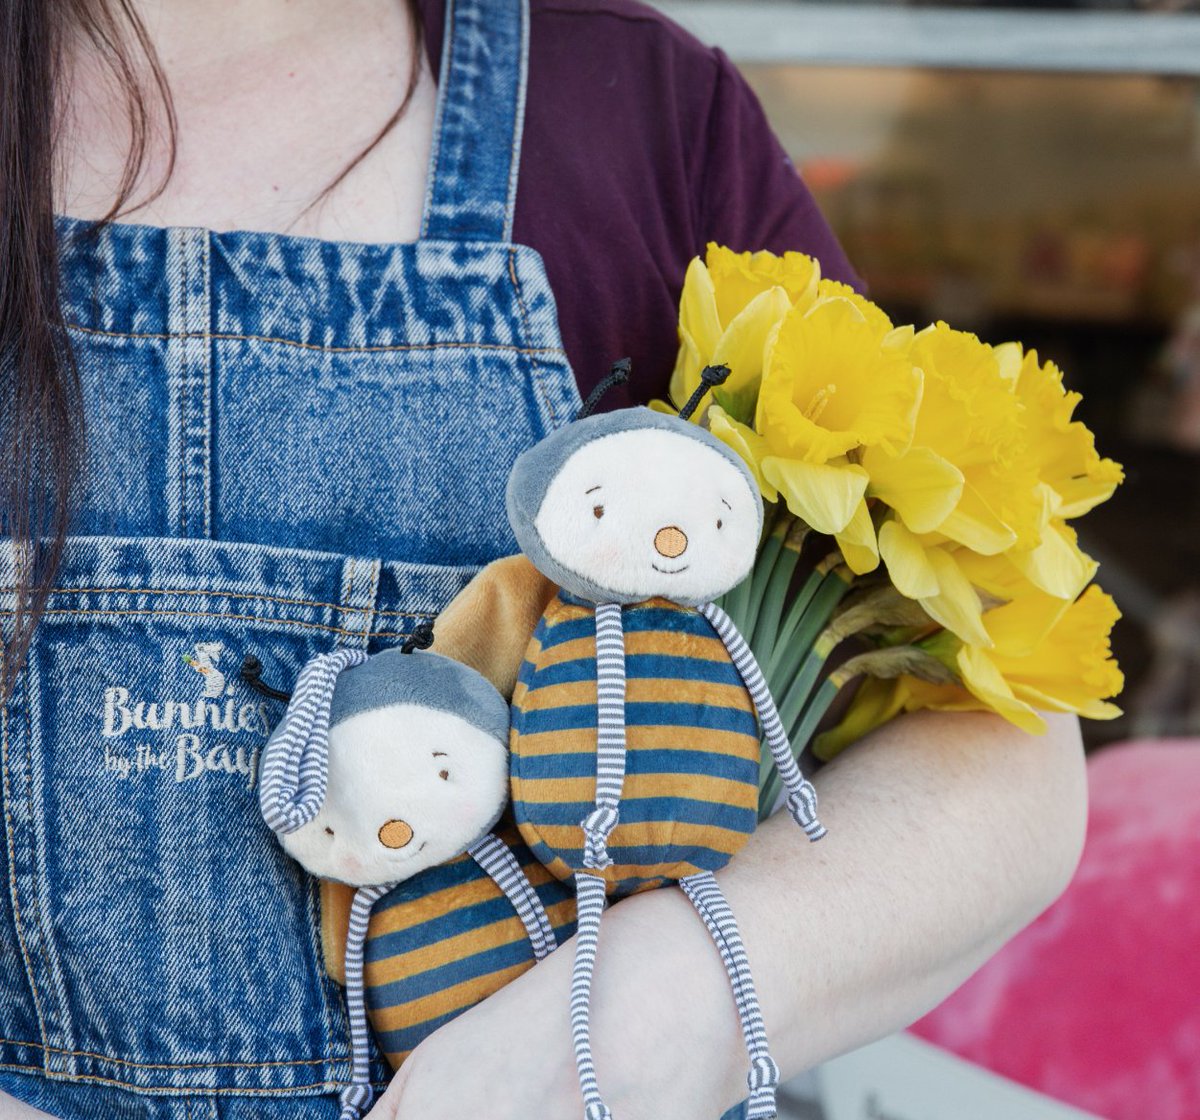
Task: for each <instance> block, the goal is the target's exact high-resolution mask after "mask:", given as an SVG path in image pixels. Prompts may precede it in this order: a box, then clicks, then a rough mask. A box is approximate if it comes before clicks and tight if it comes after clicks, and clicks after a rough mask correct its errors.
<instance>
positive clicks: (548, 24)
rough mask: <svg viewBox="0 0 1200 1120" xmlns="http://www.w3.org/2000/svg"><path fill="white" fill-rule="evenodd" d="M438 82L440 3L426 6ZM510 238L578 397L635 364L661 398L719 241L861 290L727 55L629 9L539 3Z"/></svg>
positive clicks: (632, 394)
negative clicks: (535, 275)
mask: <svg viewBox="0 0 1200 1120" xmlns="http://www.w3.org/2000/svg"><path fill="white" fill-rule="evenodd" d="M420 6H421V9H422V13H423V16H424V22H425V37H426V44H427V48H428V51H429V56H430V61H431V63H432V65H433V69H434V73H435V74H436V73H437V70H438V65H439V61H440V57H441V49H442V24H443V17H444V8H445V5H444V0H421V4H420ZM530 7H531V23H530V36H529V41H530V43H529V45H530V58H529V85H528V95H527V102H526V109H525V131H524V137H523V141H522V148H521V166H520V178H519V180H518V185H517V211H516V216H515V219H514V225H513V239H514V240H515V241H516V242H517V243H518V244H523V245H529V246H531V247H532V248H534V249H536V250H537V251H538V252H539V253H540V254H541V255H542V258H543V260H544V261H545V263H546V272H547V274H548V275H549V278H550V285H551V287H552V288H553V290H554V294H555V298H556V300H557V303H558V314H559V324H560V326H561V329H562V337H563V343H564V345H565V346H566V350H567V356H568V358H569V359H570V361H571V365H572V366H573V367H574V370H575V376H576V378H577V379H578V382H579V387H580V391H581V392H582V393H583V394H584V395H585V396H586V395H587V393H588V391H589V389H590V388H591V387H592V386H593V385H595V383H596V382H597V381H599V380H600V378H601V377H603V376H604V375H605V374H606V373H607V372H608V367H609V365H610V363H611V362H612V361H613V360H614V359H616V358H620V357H624V356H626V355H628V356H630V357H631V358H632V359H633V379H632V384H631V387H630V390H629V392H628V393H627V394H624V395H622V394H621V393H618V392H614V393H613V394H611V396H610V397H607V398H606V399H605V407H609V408H611V407H618V406H620V405H622V404H628V403H632V402H634V401H637V402H644V401H646V400H648V399H649V398H651V397H655V396H658V397H662V396H665V395H666V388H667V381H668V379H669V378H670V375H671V369H672V367H673V365H674V361H675V350H676V345H677V336H676V333H675V324H676V322H677V320H678V305H679V293H680V290H681V289H682V286H683V276H684V272H685V270H686V269H687V266H688V262H689V261H690V260H691V259H692V258H693V257H694V256H696V255H698V254H703V252H704V247H705V244H706V243H707V242H709V241H716V242H718V243H719V244H722V245H727V246H729V247H730V248H732V249H735V250H745V249H770V250H772V251H774V252H783V251H784V250H787V249H798V250H800V251H802V252H805V253H809V254H811V255H812V256H815V257H817V258H818V259H819V260H820V262H821V271H822V274H823V275H825V276H828V277H831V278H833V279H835V280H842V281H845V282H847V283H850V284H853V285H855V286H856V287H860V286H861V285H860V282H859V280H858V278H857V277H856V275H855V273H854V270H853V269H852V268H851V266H850V264H849V262H848V261H847V260H846V257H845V254H844V253H843V252H842V249H841V247H840V246H839V245H838V243H837V240H836V239H835V238H834V236H833V233H832V232H831V231H830V229H829V226H828V225H827V224H826V222H825V219H824V218H823V217H822V216H821V214H820V212H819V211H818V210H817V207H816V204H815V203H814V202H813V199H812V196H811V195H810V194H809V192H808V189H807V188H806V187H805V185H804V183H803V182H802V181H801V179H800V177H799V175H797V173H796V170H795V168H794V167H793V165H792V163H791V161H790V160H789V159H788V157H787V155H786V153H785V152H784V150H783V148H782V146H781V145H780V143H779V141H778V140H777V139H776V137H775V135H774V134H773V133H772V132H771V129H770V127H769V126H768V124H767V121H766V118H765V117H764V115H763V111H762V108H761V106H760V105H759V103H758V99H757V98H756V97H755V95H754V93H753V92H752V91H751V89H750V87H749V86H748V85H747V84H746V82H745V80H744V79H743V78H742V77H741V75H740V74H739V73H738V72H737V70H736V68H735V67H734V66H733V64H732V63H731V62H730V61H729V59H728V58H727V57H726V56H725V55H724V54H723V53H722V52H721V51H720V50H716V49H711V48H709V47H705V46H704V45H703V44H702V43H700V42H699V41H698V40H696V39H695V38H693V37H692V36H691V35H689V34H688V33H687V32H685V31H683V30H682V29H681V28H680V27H678V26H677V25H676V24H674V23H672V22H670V21H669V20H668V19H666V18H665V17H664V16H662V15H660V14H658V13H657V12H655V11H653V10H652V9H650V8H647V7H645V6H643V5H641V4H638V3H634V2H633V0H531V3H530Z"/></svg>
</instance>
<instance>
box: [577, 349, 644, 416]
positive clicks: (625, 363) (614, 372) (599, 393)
mask: <svg viewBox="0 0 1200 1120" xmlns="http://www.w3.org/2000/svg"><path fill="white" fill-rule="evenodd" d="M632 365H633V363H632V362H631V361H630V359H628V358H621V359H620V361H616V362H613V364H612V368H611V369H610V370H609V371H608V376H607V377H606V378H605V379H604V380H603V381H601V382H600V384H599V385H597V386H596V387H595V388H594V389H593V390H592V391H591V392H590V393H589V394H588V399H587V400H586V401H584V402H583V407H582V408H581V409H580V410H579V411H578V412H577V413H576V414H575V419H576V420H582V419H583V418H584V417H585V416H591V414H592V413H593V412H595V411H596V405H598V404H599V403H600V398H601V397H603V396H604V394H605V393H607V392H608V391H609V389H612V388H614V387H616V386H617V385H624V384H625V382H626V381H628V380H629V370H630V367H631V366H632Z"/></svg>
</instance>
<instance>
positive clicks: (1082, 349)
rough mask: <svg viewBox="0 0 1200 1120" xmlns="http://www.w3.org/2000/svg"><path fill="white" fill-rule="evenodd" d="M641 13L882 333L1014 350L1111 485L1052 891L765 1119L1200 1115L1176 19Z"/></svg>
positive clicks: (1183, 126)
mask: <svg viewBox="0 0 1200 1120" xmlns="http://www.w3.org/2000/svg"><path fill="white" fill-rule="evenodd" d="M657 6H658V7H660V8H662V9H663V10H664V11H666V12H667V14H669V15H670V16H671V17H672V18H674V19H676V20H677V21H679V22H680V23H682V24H684V25H685V26H686V27H688V28H689V29H690V30H691V31H693V32H694V33H695V34H696V35H698V36H699V37H700V38H701V39H703V40H705V41H706V42H708V43H712V44H716V45H718V46H720V47H721V48H723V49H724V50H725V52H726V53H727V54H729V55H730V57H731V58H732V59H733V60H734V62H736V63H737V64H738V65H739V67H740V68H741V69H742V71H743V73H744V74H745V75H746V76H747V78H748V79H749V80H750V82H751V84H752V85H753V86H754V88H755V89H756V91H757V92H758V94H759V96H760V98H761V99H762V102H763V105H764V107H765V109H766V111H767V114H768V116H769V117H770V119H771V122H772V125H773V127H774V128H775V131H776V132H777V133H778V135H779V136H780V138H781V139H782V140H783V142H784V145H785V147H786V149H787V151H788V153H789V154H790V156H791V158H792V159H793V160H794V162H795V164H796V167H797V169H798V170H799V172H800V173H801V175H803V177H804V178H805V180H806V181H807V183H808V185H809V187H810V188H811V190H812V191H813V193H814V194H815V195H816V197H817V200H818V201H819V203H820V205H821V207H822V210H823V211H824V213H825V215H826V216H827V217H828V219H829V221H830V222H831V223H832V225H833V227H834V229H835V230H836V232H837V234H838V236H839V237H840V239H841V241H842V243H843V244H844V246H845V247H846V250H847V252H848V253H849V256H850V259H851V261H852V262H853V263H854V264H855V266H856V267H857V269H858V271H859V273H860V274H861V275H862V277H863V278H864V279H865V281H866V282H867V284H868V286H869V290H870V294H871V296H872V297H873V298H874V299H875V300H877V301H878V302H879V303H881V304H882V305H883V307H884V308H885V309H886V310H887V311H888V312H889V313H890V314H891V315H892V317H893V319H894V320H897V321H902V322H913V323H916V324H917V325H918V326H920V325H923V324H924V323H927V322H931V321H934V320H937V319H939V318H944V319H946V320H947V321H948V322H950V323H951V324H952V325H953V326H956V327H960V328H963V329H968V330H972V331H975V332H976V333H977V334H978V335H979V336H980V337H981V338H983V339H984V340H985V341H987V342H992V343H999V342H1004V341H1007V340H1010V339H1018V340H1020V341H1022V342H1024V343H1025V344H1026V346H1029V347H1034V348H1036V349H1037V350H1038V352H1039V353H1040V354H1041V356H1042V357H1043V358H1048V359H1051V360H1053V361H1054V362H1056V363H1057V364H1058V365H1059V366H1061V367H1062V369H1063V370H1064V371H1065V374H1066V382H1067V386H1068V387H1069V388H1073V389H1076V390H1078V391H1080V392H1082V393H1083V394H1084V401H1083V404H1082V406H1081V407H1080V409H1079V412H1078V414H1077V415H1078V416H1079V417H1080V418H1081V419H1083V420H1084V421H1086V423H1087V424H1088V425H1089V426H1090V427H1091V428H1092V429H1093V430H1094V431H1095V433H1096V437H1097V443H1098V445H1099V448H1100V450H1101V453H1102V454H1105V455H1108V456H1111V457H1113V458H1115V459H1117V460H1119V461H1120V462H1122V463H1123V464H1124V465H1125V468H1126V472H1127V481H1126V482H1125V484H1124V485H1123V486H1122V487H1121V488H1120V489H1119V490H1118V491H1117V494H1116V496H1115V497H1114V498H1113V499H1112V500H1111V501H1110V502H1108V503H1107V504H1106V505H1103V506H1101V507H1100V508H1099V509H1097V510H1096V511H1094V512H1093V513H1092V514H1090V515H1089V516H1088V518H1087V519H1086V522H1085V523H1084V527H1083V531H1082V533H1081V540H1080V543H1081V544H1082V545H1083V547H1084V549H1085V550H1086V551H1087V552H1089V553H1091V554H1092V555H1093V556H1094V557H1096V559H1098V560H1100V561H1101V572H1100V577H1101V580H1102V582H1103V585H1104V587H1105V588H1106V590H1108V591H1110V592H1111V593H1112V594H1113V596H1114V597H1115V598H1116V600H1117V603H1118V604H1119V606H1120V607H1121V609H1122V611H1123V613H1124V617H1123V619H1122V621H1121V622H1120V623H1118V626H1117V629H1116V631H1115V633H1114V646H1115V648H1116V653H1117V655H1118V657H1119V659H1120V662H1121V665H1122V668H1123V669H1124V670H1125V673H1126V677H1127V687H1126V692H1125V694H1124V696H1123V697H1122V698H1121V703H1122V706H1123V707H1124V709H1125V716H1124V717H1123V718H1122V719H1120V720H1117V721H1115V722H1111V723H1087V722H1085V727H1084V734H1085V737H1086V740H1087V745H1088V747H1089V749H1090V752H1091V758H1090V762H1089V785H1090V795H1091V806H1092V809H1091V822H1090V824H1089V833H1088V841H1087V846H1086V849H1085V852H1084V855H1083V860H1082V863H1081V865H1080V869H1079V871H1078V872H1077V874H1076V877H1075V880H1074V882H1073V883H1072V885H1071V887H1070V888H1068V891H1067V893H1066V894H1065V895H1064V897H1063V898H1062V899H1060V900H1059V902H1057V903H1056V904H1055V905H1054V906H1053V907H1051V909H1050V910H1049V911H1047V912H1046V914H1044V915H1042V917H1041V918H1039V919H1038V920H1037V922H1035V923H1034V924H1033V925H1032V926H1030V927H1029V928H1028V929H1027V930H1025V931H1024V932H1023V933H1021V934H1020V935H1018V937H1017V938H1016V939H1014V940H1013V941H1012V942H1010V944H1009V945H1008V946H1007V947H1006V948H1005V949H1004V950H1003V951H1002V952H1001V953H1000V954H999V956H997V957H996V958H995V959H994V960H993V961H992V962H990V963H989V964H988V965H987V966H985V967H984V969H983V970H982V971H981V972H980V973H978V974H977V975H976V976H975V977H973V978H972V979H971V980H970V981H968V983H967V984H966V985H964V987H963V988H962V989H960V990H959V992H957V993H956V994H955V995H954V996H952V997H951V998H950V999H949V1000H948V1001H946V1003H944V1004H943V1005H942V1006H941V1007H939V1008H937V1009H936V1010H934V1011H933V1012H932V1013H931V1014H930V1015H929V1016H928V1017H927V1018H925V1019H924V1020H922V1021H921V1022H920V1023H918V1024H917V1025H916V1026H915V1027H914V1028H913V1031H912V1032H909V1033H907V1034H904V1035H900V1036H895V1037H893V1038H891V1039H885V1040H883V1041H882V1042H880V1043H877V1044H876V1045H875V1046H873V1047H867V1048H866V1049H864V1050H861V1051H857V1052H855V1053H854V1054H851V1055H847V1056H845V1057H843V1058H840V1059H838V1060H837V1061H836V1062H833V1063H830V1064H829V1065H827V1066H825V1067H822V1068H821V1069H819V1070H818V1071H816V1073H815V1074H812V1075H809V1076H808V1077H806V1078H803V1079H801V1080H800V1081H799V1082H796V1083H793V1084H792V1085H790V1086H789V1087H788V1089H787V1091H786V1092H785V1093H784V1097H783V1099H784V1101H785V1102H786V1103H785V1108H786V1110H787V1111H786V1115H787V1116H788V1117H789V1118H791V1120H1067V1118H1071V1117H1074V1118H1078V1117H1083V1116H1094V1117H1104V1118H1107V1120H1200V953H1197V951H1196V949H1197V946H1200V749H1198V748H1200V516H1198V515H1200V10H1198V9H1200V4H1197V3H1189V2H1181V0H1140V2H1139V0H1124V2H1115V0H1108V2H1106V0H1098V2H1088V0H1082V2H1075V3H1051V4H1046V3H1027V4H1024V5H1022V4H1014V3H1011V2H1010V3H1007V4H1004V5H1003V6H998V5H995V4H991V3H959V2H950V3H919V4H907V3H888V2H886V0H885V2H879V0H875V2H872V3H853V2H850V3H847V2H841V3H825V2H822V0H791V2H787V0H743V2H739V3H719V2H715V0H674V2H664V3H659V4H658V5H657ZM747 248H748V246H747ZM1101 748H1104V749H1101ZM930 1043H934V1044H936V1045H929V1044H930ZM964 1059H965V1060H964ZM997 1074H999V1075H1001V1076H999V1077H997V1076H996V1075H997ZM1030 1090H1035V1091H1036V1092H1030ZM1081 1110H1082V1111H1081Z"/></svg>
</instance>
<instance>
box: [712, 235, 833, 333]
mask: <svg viewBox="0 0 1200 1120" xmlns="http://www.w3.org/2000/svg"><path fill="white" fill-rule="evenodd" d="M704 263H705V264H706V266H707V267H708V273H709V275H710V276H711V277H712V282H713V288H714V290H715V292H716V301H717V314H718V317H719V318H720V320H721V322H723V323H731V322H733V320H734V318H735V317H736V316H737V315H738V314H740V313H741V311H742V309H743V308H744V307H746V305H747V304H749V303H750V302H751V301H752V300H753V299H754V298H755V297H756V296H759V295H761V294H762V293H763V292H766V291H770V290H771V289H772V288H782V289H783V290H784V292H786V293H787V297H788V305H789V306H792V305H796V304H799V305H800V306H802V307H809V306H811V305H812V303H813V302H814V301H815V300H816V298H817V286H818V284H819V283H820V282H821V266H820V265H819V264H818V263H817V260H816V258H814V257H810V256H807V255H806V254H804V253H784V254H783V255H782V256H777V255H776V254H775V253H767V252H758V253H735V252H734V251H733V250H732V249H726V248H725V247H724V246H722V245H716V244H714V243H713V242H711V241H710V242H709V243H708V246H707V248H706V250H705V256H704ZM825 283H830V281H825Z"/></svg>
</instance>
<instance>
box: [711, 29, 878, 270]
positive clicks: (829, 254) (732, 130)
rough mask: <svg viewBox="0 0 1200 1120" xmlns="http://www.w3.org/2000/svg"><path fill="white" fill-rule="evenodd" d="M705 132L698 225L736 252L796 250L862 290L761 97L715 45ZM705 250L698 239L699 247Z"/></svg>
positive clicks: (714, 239)
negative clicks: (714, 78)
mask: <svg viewBox="0 0 1200 1120" xmlns="http://www.w3.org/2000/svg"><path fill="white" fill-rule="evenodd" d="M713 55H714V56H715V58H716V60H717V74H716V80H715V82H714V85H713V95H712V101H711V104H710V110H709V114H708V121H707V130H706V134H705V135H704V137H703V140H702V143H703V157H702V161H701V170H700V174H701V191H700V198H699V211H698V214H697V228H698V230H699V232H700V233H701V234H702V241H703V242H708V241H715V242H717V243H718V244H720V245H725V246H728V247H729V248H730V249H734V250H736V251H739V252H743V251H745V250H757V249H769V250H770V251H771V252H774V253H783V252H786V251H788V250H798V251H799V252H802V253H807V254H809V256H812V257H816V258H817V260H819V261H820V262H821V275H822V276H825V277H828V278H829V279H831V280H840V281H842V282H843V283H846V284H850V285H851V286H853V287H854V288H856V289H858V290H859V291H863V290H864V289H865V285H864V283H863V281H862V279H861V278H860V277H859V276H858V274H857V273H856V272H855V271H854V268H853V266H852V265H851V264H850V261H849V260H848V259H847V257H846V254H845V252H844V251H843V250H842V247H841V245H840V244H839V243H838V240H837V237H836V236H835V235H834V233H833V230H832V229H830V228H829V223H828V222H826V220H825V218H824V217H823V216H822V214H821V211H820V210H819V209H818V207H817V204H816V201H815V200H814V199H813V196H812V195H811V194H810V193H809V190H808V187H807V186H805V184H804V180H803V179H801V177H800V174H799V173H798V172H797V170H796V168H795V165H794V164H793V163H792V161H791V159H790V158H789V156H788V154H787V152H785V151H784V148H783V145H782V144H781V143H780V141H779V139H778V137H776V135H775V134H774V132H772V131H771V126H770V124H768V122H767V118H766V114H765V113H764V112H763V108H762V105H761V104H760V103H759V100H758V97H757V96H756V95H755V93H754V91H753V90H752V89H751V88H750V86H749V85H748V84H747V82H746V79H745V78H743V77H742V75H741V74H740V73H739V72H738V70H737V68H736V67H735V66H734V65H733V63H732V62H730V60H729V58H728V57H727V56H726V55H725V53H724V52H723V51H721V50H720V49H714V50H713ZM697 251H698V252H701V253H702V252H703V244H701V245H700V246H699V247H698V250H697Z"/></svg>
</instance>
